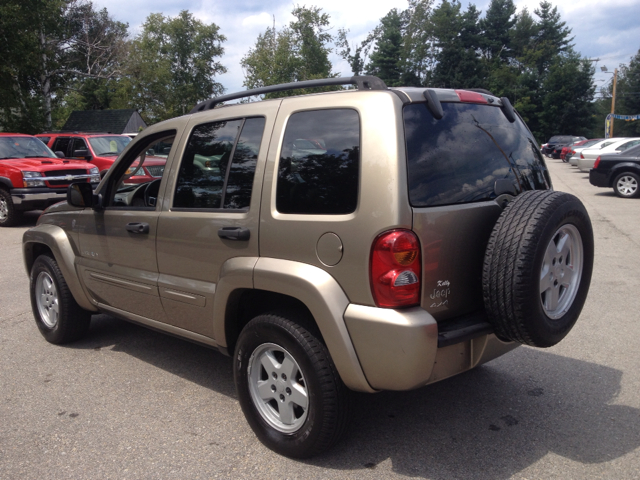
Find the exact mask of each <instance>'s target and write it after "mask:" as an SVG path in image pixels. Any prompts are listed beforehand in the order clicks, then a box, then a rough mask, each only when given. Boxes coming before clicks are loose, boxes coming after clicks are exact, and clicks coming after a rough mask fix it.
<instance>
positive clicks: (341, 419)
mask: <svg viewBox="0 0 640 480" xmlns="http://www.w3.org/2000/svg"><path fill="white" fill-rule="evenodd" d="M256 325H271V326H273V327H275V328H279V329H281V330H284V331H285V332H287V333H288V334H289V335H290V336H291V337H292V338H294V339H295V341H296V342H298V344H299V345H300V346H301V347H302V348H303V350H304V351H305V353H306V354H307V356H308V360H309V362H310V363H311V366H312V369H313V370H314V373H315V375H316V376H317V381H318V383H319V385H320V389H321V394H322V412H323V415H322V418H320V419H319V424H320V425H321V430H320V432H319V434H318V435H317V437H316V440H315V442H314V444H313V445H310V446H308V447H307V448H305V449H303V450H302V449H301V450H298V451H295V452H294V451H278V450H277V449H275V450H276V451H278V453H282V454H284V455H287V456H290V457H293V458H308V457H312V456H314V455H318V454H320V453H322V452H324V451H326V450H329V449H330V448H331V447H333V446H334V445H335V444H336V443H337V442H338V441H339V440H340V439H341V438H342V436H343V435H344V433H345V431H346V428H347V425H348V423H349V422H348V421H349V418H350V415H349V410H350V408H349V406H350V402H349V396H350V392H349V390H348V389H347V387H346V386H345V385H344V383H343V382H342V379H341V378H340V375H339V374H338V371H337V369H336V367H335V365H334V364H333V361H332V360H331V356H330V354H329V352H328V350H327V348H326V346H325V345H324V344H323V342H322V341H320V340H319V339H318V338H316V336H315V335H314V334H313V333H311V332H310V331H309V330H308V329H307V328H305V327H303V326H301V325H299V324H298V323H296V322H294V321H292V320H290V319H289V318H287V317H285V316H283V315H281V314H280V313H278V312H275V313H268V314H264V315H260V316H258V317H256V318H254V319H253V320H251V321H250V322H249V323H248V324H247V325H246V326H245V328H244V329H243V331H246V332H250V331H251V330H252V329H253V328H254V327H255V326H256ZM241 336H242V334H241ZM267 340H268V339H265V341H267ZM238 343H240V340H239V342H238ZM236 352H237V350H236ZM236 358H237V353H236ZM298 361H299V360H298ZM234 373H237V372H234ZM256 433H258V432H256ZM268 446H270V445H268ZM270 448H272V446H270Z"/></svg>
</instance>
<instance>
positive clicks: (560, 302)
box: [540, 225, 584, 320]
mask: <svg viewBox="0 0 640 480" xmlns="http://www.w3.org/2000/svg"><path fill="white" fill-rule="evenodd" d="M583 263H584V249H583V248H582V237H581V236H580V232H579V231H578V229H577V228H576V227H575V226H574V225H563V226H562V227H560V228H559V229H558V230H557V231H556V233H555V234H554V235H553V237H552V238H551V241H550V242H549V245H548V246H547V251H546V252H545V255H544V260H543V262H542V269H541V271H540V300H541V302H542V306H543V308H544V311H545V313H546V314H547V316H548V317H549V318H551V319H554V320H555V319H559V318H561V317H562V316H563V315H564V314H565V313H567V311H568V310H569V308H570V307H571V305H573V301H574V300H575V298H576V294H577V293H578V287H579V285H580V279H581V278H582V265H583Z"/></svg>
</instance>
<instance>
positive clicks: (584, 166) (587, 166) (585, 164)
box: [578, 158, 596, 172]
mask: <svg viewBox="0 0 640 480" xmlns="http://www.w3.org/2000/svg"><path fill="white" fill-rule="evenodd" d="M595 163H596V159H595V158H593V159H591V158H579V159H578V168H579V169H580V171H581V172H588V171H589V170H591V169H592V168H593V166H594V165H595Z"/></svg>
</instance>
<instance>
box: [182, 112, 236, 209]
mask: <svg viewBox="0 0 640 480" xmlns="http://www.w3.org/2000/svg"><path fill="white" fill-rule="evenodd" d="M241 125H242V120H233V121H230V122H215V123H207V124H204V125H198V126H197V127H196V128H194V129H193V133H192V134H191V138H189V143H188V144H187V148H186V150H185V153H184V157H183V159H182V164H181V165H180V172H179V174H178V182H177V185H176V194H175V198H174V200H173V206H174V207H177V208H220V206H221V204H222V187H223V186H224V179H225V176H226V172H227V164H228V163H229V157H230V156H231V150H232V149H233V144H234V143H235V140H236V138H237V136H238V132H239V130H240V126H241Z"/></svg>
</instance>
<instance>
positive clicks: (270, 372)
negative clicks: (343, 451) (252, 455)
mask: <svg viewBox="0 0 640 480" xmlns="http://www.w3.org/2000/svg"><path fill="white" fill-rule="evenodd" d="M291 318H294V317H291ZM234 379H235V383H236V389H237V392H238V398H239V400H240V406H241V407H242V411H243V412H244V414H245V417H246V418H247V421H248V422H249V425H250V426H251V428H252V429H253V431H254V432H255V434H256V435H257V437H258V438H259V439H260V441H262V443H264V444H265V445H266V446H267V447H269V448H270V449H272V450H273V451H275V452H277V453H280V454H281V455H286V456H288V457H293V458H306V457H309V456H312V455H316V454H318V453H320V452H323V451H325V450H327V449H329V448H331V447H332V446H333V445H334V444H335V443H336V442H337V441H338V440H339V439H340V437H341V436H342V434H343V433H344V430H345V428H346V424H347V420H348V390H347V388H346V387H345V386H344V384H343V383H342V380H341V379H340V376H339V375H338V373H337V371H336V368H335V366H334V365H333V362H332V360H331V357H330V355H329V352H328V351H327V349H326V347H325V346H324V344H323V343H322V341H321V340H320V339H319V337H318V335H316V334H314V333H312V332H311V331H310V330H308V329H306V328H305V327H303V326H301V325H299V324H298V323H296V322H294V321H293V320H291V319H290V318H289V314H287V316H284V315H280V314H266V315H259V316H257V317H256V318H254V319H253V320H251V321H250V322H249V323H248V324H247V325H246V326H245V327H244V329H243V330H242V332H241V333H240V336H239V338H238V341H237V344H236V349H235V355H234Z"/></svg>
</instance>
